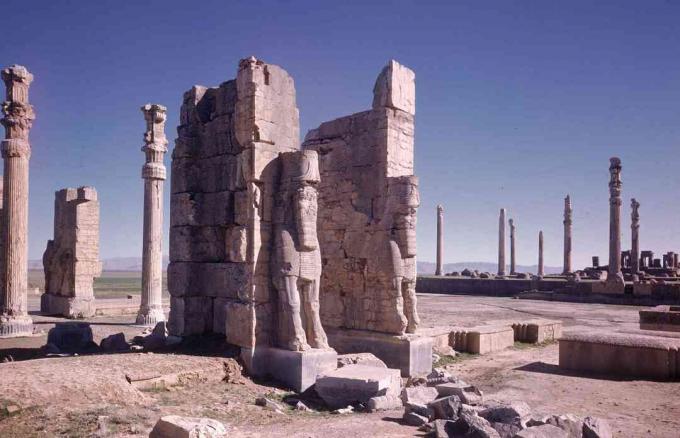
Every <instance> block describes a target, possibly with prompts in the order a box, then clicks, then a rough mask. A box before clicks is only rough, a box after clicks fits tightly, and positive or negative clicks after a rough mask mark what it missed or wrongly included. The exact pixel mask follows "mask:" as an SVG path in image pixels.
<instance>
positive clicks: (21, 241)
mask: <svg viewBox="0 0 680 438" xmlns="http://www.w3.org/2000/svg"><path fill="white" fill-rule="evenodd" d="M0 76H1V77H2V80H3V82H4V83H5V88H6V97H5V101H4V102H3V103H2V113H3V114H4V118H3V119H2V120H0V123H2V125H3V126H4V127H5V139H4V140H2V143H1V144H0V149H1V150H2V158H3V160H4V175H3V194H2V199H3V211H2V229H1V230H0V239H1V241H2V250H3V254H2V266H1V268H2V271H0V337H13V336H26V335H30V334H32V333H33V320H32V319H31V318H30V317H29V316H28V309H27V302H26V301H27V287H28V245H27V241H28V161H29V159H30V157H31V145H30V143H29V141H28V133H29V131H30V130H31V127H32V126H33V120H34V119H35V114H34V113H33V107H32V106H31V104H30V103H29V102H28V88H29V86H30V85H31V82H32V81H33V75H32V74H31V73H29V71H28V70H27V69H26V68H25V67H22V66H20V65H13V66H11V67H8V68H5V69H3V70H2V72H0Z"/></svg>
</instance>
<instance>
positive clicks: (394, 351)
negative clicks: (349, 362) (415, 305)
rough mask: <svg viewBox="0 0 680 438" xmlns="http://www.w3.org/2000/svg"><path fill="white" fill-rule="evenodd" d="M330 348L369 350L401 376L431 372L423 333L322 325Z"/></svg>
mask: <svg viewBox="0 0 680 438" xmlns="http://www.w3.org/2000/svg"><path fill="white" fill-rule="evenodd" d="M326 335H327V336H328V342H329V344H330V345H331V347H333V348H335V349H336V350H337V351H338V352H340V353H341V354H345V353H373V354H374V355H376V356H377V357H378V358H379V359H381V360H382V361H383V362H385V364H386V365H387V366H388V367H389V368H396V369H399V370H400V371H401V376H402V377H419V376H424V375H427V374H429V373H430V371H432V339H431V338H429V337H427V336H420V335H418V334H413V335H401V336H399V335H390V334H387V333H379V332H371V331H367V330H349V329H335V328H326Z"/></svg>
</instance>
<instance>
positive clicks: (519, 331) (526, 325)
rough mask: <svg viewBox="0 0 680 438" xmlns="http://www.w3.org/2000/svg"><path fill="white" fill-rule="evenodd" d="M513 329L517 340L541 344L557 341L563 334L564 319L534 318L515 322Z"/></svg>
mask: <svg viewBox="0 0 680 438" xmlns="http://www.w3.org/2000/svg"><path fill="white" fill-rule="evenodd" d="M512 329H513V330H514V331H515V341H516V342H526V343H530V344H540V343H542V342H552V341H556V340H558V339H559V338H560V337H561V336H562V321H553V320H549V319H533V320H529V321H522V322H517V323H514V324H513V325H512Z"/></svg>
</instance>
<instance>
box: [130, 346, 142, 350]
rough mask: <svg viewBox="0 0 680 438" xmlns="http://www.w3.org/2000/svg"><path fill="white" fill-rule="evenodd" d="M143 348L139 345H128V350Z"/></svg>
mask: <svg viewBox="0 0 680 438" xmlns="http://www.w3.org/2000/svg"><path fill="white" fill-rule="evenodd" d="M142 350H144V347H142V346H141V345H130V351H142Z"/></svg>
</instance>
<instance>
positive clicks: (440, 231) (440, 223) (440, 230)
mask: <svg viewBox="0 0 680 438" xmlns="http://www.w3.org/2000/svg"><path fill="white" fill-rule="evenodd" d="M443 259H444V207H442V206H441V205H437V269H436V270H435V272H434V275H442V269H443V265H444V262H443Z"/></svg>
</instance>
